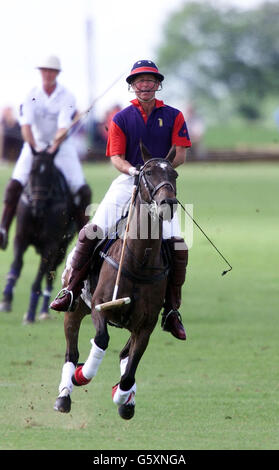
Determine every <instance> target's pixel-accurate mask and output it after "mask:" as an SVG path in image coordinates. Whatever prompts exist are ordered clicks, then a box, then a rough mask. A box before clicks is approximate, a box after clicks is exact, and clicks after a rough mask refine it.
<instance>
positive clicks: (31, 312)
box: [24, 257, 48, 323]
mask: <svg viewBox="0 0 279 470" xmlns="http://www.w3.org/2000/svg"><path fill="white" fill-rule="evenodd" d="M47 263H48V261H47V260H46V259H45V258H44V257H42V258H41V262H40V265H39V269H38V272H37V276H36V278H35V280H34V282H33V284H32V286H31V294H30V299H29V306H28V310H27V313H26V314H25V315H24V323H33V322H34V321H35V317H36V310H37V305H38V302H39V298H40V296H41V294H42V292H41V284H42V279H43V277H44V275H45V274H46V272H47Z"/></svg>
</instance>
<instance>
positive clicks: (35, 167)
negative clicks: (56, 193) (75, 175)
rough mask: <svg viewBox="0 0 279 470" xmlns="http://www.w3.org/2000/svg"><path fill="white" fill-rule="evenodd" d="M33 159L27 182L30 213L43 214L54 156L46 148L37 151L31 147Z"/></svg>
mask: <svg viewBox="0 0 279 470" xmlns="http://www.w3.org/2000/svg"><path fill="white" fill-rule="evenodd" d="M32 153H33V161H32V167H31V172H30V177H29V182H28V190H29V199H30V204H31V209H32V215H33V216H35V217H42V216H44V215H45V210H46V204H47V202H48V200H49V197H50V192H51V182H52V181H53V172H54V157H55V154H50V153H48V152H47V151H46V150H43V151H40V152H37V151H35V150H34V149H33V148H32Z"/></svg>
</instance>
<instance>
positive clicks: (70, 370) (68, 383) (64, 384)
mask: <svg viewBox="0 0 279 470" xmlns="http://www.w3.org/2000/svg"><path fill="white" fill-rule="evenodd" d="M75 369H76V368H75V365H74V364H73V363H72V362H65V364H64V365H63V368H62V376H61V382H60V385H59V396H65V393H66V392H65V391H64V392H63V389H66V388H67V389H68V390H69V393H72V391H73V383H72V375H73V374H74V372H75ZM69 393H67V394H69Z"/></svg>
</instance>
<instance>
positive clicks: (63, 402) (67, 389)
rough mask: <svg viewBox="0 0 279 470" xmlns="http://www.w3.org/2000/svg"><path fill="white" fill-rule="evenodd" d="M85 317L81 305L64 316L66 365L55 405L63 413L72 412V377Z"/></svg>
mask: <svg viewBox="0 0 279 470" xmlns="http://www.w3.org/2000/svg"><path fill="white" fill-rule="evenodd" d="M85 315H86V313H84V308H83V306H82V305H81V304H79V305H78V307H77V309H76V310H75V312H66V313H65V316H64V333H65V338H66V353H65V363H64V365H63V368H62V374H61V381H60V384H59V395H58V398H57V400H56V402H55V405H54V409H55V410H56V411H60V412H62V413H69V411H70V410H71V397H70V395H71V393H72V391H73V382H72V376H73V374H74V372H75V369H76V365H77V362H78V358H79V351H78V335H79V330H80V324H81V321H82V319H83V318H84V316H85Z"/></svg>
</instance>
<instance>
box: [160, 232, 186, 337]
mask: <svg viewBox="0 0 279 470" xmlns="http://www.w3.org/2000/svg"><path fill="white" fill-rule="evenodd" d="M167 243H168V246H169V248H170V253H171V257H172V267H171V272H170V274H169V278H168V285H167V290H166V298H165V304H164V311H163V314H162V323H161V326H162V328H163V330H164V331H169V332H170V333H171V334H172V335H173V336H174V337H175V338H177V339H181V340H186V332H185V329H184V326H183V324H182V319H181V315H180V313H179V311H178V309H179V307H180V305H181V289H182V286H183V284H184V281H185V276H186V267H187V263H188V249H187V246H186V244H185V242H184V240H183V238H178V237H172V238H170V239H168V240H167Z"/></svg>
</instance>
